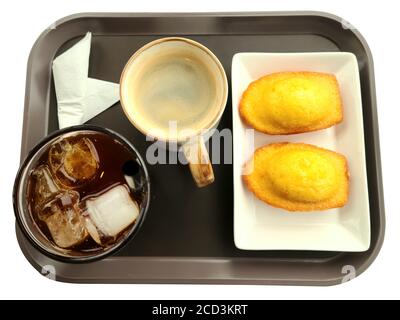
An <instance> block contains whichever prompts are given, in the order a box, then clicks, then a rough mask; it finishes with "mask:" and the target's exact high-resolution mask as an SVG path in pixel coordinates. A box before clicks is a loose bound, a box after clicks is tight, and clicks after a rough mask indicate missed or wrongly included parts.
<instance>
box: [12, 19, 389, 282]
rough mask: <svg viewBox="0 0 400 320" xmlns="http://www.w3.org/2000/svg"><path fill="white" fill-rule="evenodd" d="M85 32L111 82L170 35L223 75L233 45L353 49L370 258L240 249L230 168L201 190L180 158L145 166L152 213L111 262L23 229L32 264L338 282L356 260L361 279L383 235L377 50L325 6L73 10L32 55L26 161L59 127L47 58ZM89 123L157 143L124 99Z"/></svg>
mask: <svg viewBox="0 0 400 320" xmlns="http://www.w3.org/2000/svg"><path fill="white" fill-rule="evenodd" d="M87 31H91V32H92V33H93V40H92V49H91V52H92V53H91V58H90V68H89V76H90V77H93V78H97V79H102V80H108V81H114V82H118V81H119V77H120V73H121V71H122V69H123V67H124V65H125V63H126V61H127V60H128V59H129V57H130V56H131V55H132V54H133V53H134V52H135V51H136V50H137V49H138V48H140V47H141V46H142V45H144V44H145V43H147V42H150V41H152V40H154V39H157V38H160V37H164V36H173V35H179V36H185V37H188V38H191V39H194V40H196V41H199V42H200V43H202V44H204V45H206V46H207V47H208V48H210V49H211V50H212V51H213V52H214V53H215V54H216V56H217V57H218V58H219V59H220V61H221V62H222V64H223V66H224V68H225V70H226V73H227V77H228V79H230V75H231V70H230V69H231V61H232V57H233V55H234V54H235V53H237V52H309V51H319V52H325V51H330V52H333V51H347V52H352V53H354V54H355V55H356V57H357V60H358V64H359V69H360V80H361V91H362V99H363V118H364V129H365V141H366V145H365V148H366V161H367V172H368V187H369V194H370V212H371V236H372V238H371V248H370V249H369V251H367V252H364V253H341V252H311V251H242V250H239V249H236V248H235V245H234V242H233V168H232V165H231V164H221V165H214V172H215V178H216V181H215V183H214V184H212V185H211V186H209V187H207V188H204V189H197V187H196V186H195V184H194V183H193V181H192V177H191V175H190V172H189V170H188V169H187V168H185V167H184V166H182V165H154V166H150V165H148V170H149V174H150V177H151V182H152V198H151V203H150V209H149V212H148V215H147V218H146V221H145V222H144V224H143V227H142V230H141V231H140V233H139V234H138V235H137V237H136V238H135V239H134V241H132V242H131V243H128V244H127V246H125V247H124V248H123V249H122V250H121V251H120V252H119V253H117V254H116V255H115V256H114V257H110V258H107V259H105V260H103V261H100V262H95V263H91V264H84V265H70V264H65V263H60V262H56V261H53V260H51V259H48V258H47V257H45V256H43V255H42V254H40V253H39V252H37V251H36V250H35V249H34V248H33V247H32V246H31V245H30V244H29V243H28V242H27V240H26V239H24V238H23V236H22V235H21V233H20V230H18V228H17V236H18V239H19V242H20V246H21V249H22V250H23V252H24V254H25V255H26V257H27V259H28V260H29V261H30V262H31V263H32V265H33V266H34V267H35V268H36V269H38V270H39V271H41V270H42V268H43V267H44V266H46V265H52V266H54V267H55V270H56V278H57V280H60V281H68V282H131V283H141V282H144V283H249V284H303V285H307V284H310V285H332V284H337V283H340V282H341V281H342V278H343V276H344V275H346V270H348V268H347V267H346V266H348V265H350V266H352V267H353V268H354V270H355V272H356V274H357V275H358V274H360V273H361V272H363V271H364V270H365V269H366V268H367V267H368V266H369V265H370V264H371V263H372V261H373V260H374V259H375V257H376V256H377V254H378V252H379V249H380V247H381V245H382V242H383V234H384V212H383V196H382V185H381V173H380V157H379V139H378V128H377V118H376V102H375V87H374V76H373V66H372V57H371V55H370V52H369V49H368V47H367V46H366V43H365V41H364V40H363V39H362V38H361V36H360V35H359V34H358V33H357V31H355V30H350V29H344V28H343V27H342V24H341V22H340V19H338V18H337V17H334V16H331V15H328V14H323V13H257V14H252V13H248V14H247V13H242V14H152V15H150V14H79V15H75V16H71V17H67V18H65V19H63V20H61V21H59V22H58V23H56V24H55V25H54V26H52V28H50V29H48V30H46V31H45V32H44V33H43V34H42V35H41V36H40V37H39V39H38V41H37V42H36V44H35V45H34V47H33V49H32V52H31V55H30V59H29V64H28V75H27V89H26V102H25V116H24V131H23V138H22V154H21V156H22V158H24V157H25V156H26V154H27V153H28V151H29V150H30V149H31V148H32V147H33V146H34V144H35V143H37V142H38V141H39V140H40V139H41V138H43V137H44V136H45V135H47V134H48V133H50V132H52V131H54V130H56V129H58V123H57V104H56V97H55V90H54V84H53V81H52V77H51V62H52V60H53V59H54V57H55V56H57V55H58V54H60V53H62V52H63V51H65V50H66V49H68V48H69V47H71V46H72V45H73V44H74V43H76V42H77V41H78V40H79V39H80V38H81V37H82V36H83V35H84V34H85V33H86V32H87ZM230 105H231V100H230V97H229V99H228V102H227V108H226V110H225V113H224V115H223V118H222V120H221V122H220V125H219V129H222V128H230V129H232V112H231V108H230ZM43 115H45V116H43ZM88 123H91V124H96V125H100V126H104V127H108V128H110V129H113V130H115V131H117V132H118V133H120V134H122V135H123V136H125V137H126V138H127V139H129V140H130V141H132V142H133V144H134V145H135V146H136V147H137V149H138V151H139V152H140V153H141V154H142V156H143V157H145V153H146V148H147V146H149V145H150V144H151V142H146V141H145V137H144V136H143V135H142V134H141V133H140V132H139V131H137V130H136V129H135V128H134V127H133V126H132V125H130V123H129V121H128V120H127V119H126V117H125V116H124V115H123V111H122V108H121V106H120V104H119V103H118V104H116V105H115V106H113V107H111V108H110V109H108V110H106V111H105V112H103V113H102V114H100V115H98V116H97V117H95V118H93V119H92V120H90V121H89V122H88ZM223 147H224V145H223V143H221V149H222V148H223ZM171 186H173V188H171ZM346 268H347V269H346ZM45 269H46V268H45Z"/></svg>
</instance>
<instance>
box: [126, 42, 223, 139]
mask: <svg viewBox="0 0 400 320" xmlns="http://www.w3.org/2000/svg"><path fill="white" fill-rule="evenodd" d="M170 41H171V42H172V41H181V42H185V43H188V44H189V45H192V46H195V47H197V48H198V49H200V50H202V51H203V52H205V53H206V54H207V55H208V56H210V57H211V59H212V60H213V61H214V62H215V63H216V65H217V67H218V70H219V73H220V74H221V76H222V82H223V89H222V90H223V92H222V102H221V104H220V106H219V110H218V113H217V114H216V116H215V117H214V118H212V119H211V120H210V121H209V122H208V123H207V124H206V125H205V126H204V127H202V128H200V129H198V130H197V131H196V132H194V133H191V134H187V135H185V136H182V137H178V138H177V139H173V138H171V137H168V136H157V135H154V134H151V133H150V132H148V130H146V128H144V127H143V126H141V124H140V121H136V120H135V119H134V117H132V116H131V115H130V114H129V112H128V110H127V109H128V107H127V104H126V102H125V101H124V95H123V92H122V91H123V85H122V84H123V82H124V81H125V79H126V78H127V71H128V69H129V67H130V66H131V64H132V63H133V62H134V60H136V59H137V58H138V57H139V55H141V54H142V53H143V52H144V51H146V50H147V49H149V48H151V47H154V46H156V45H159V44H161V43H164V42H170ZM119 96H120V101H121V106H122V110H123V111H124V114H125V116H126V117H127V118H128V120H129V122H130V123H131V124H132V125H133V126H134V127H135V128H136V129H138V130H139V131H140V132H141V133H143V134H144V135H145V136H149V137H152V138H153V139H155V140H159V141H165V142H172V143H182V142H185V141H187V140H188V139H190V138H191V137H195V136H198V135H202V134H203V133H204V132H207V131H208V130H210V129H212V128H214V127H215V126H216V125H217V124H218V122H219V120H220V119H221V117H222V114H223V113H224V111H225V107H226V104H227V101H228V79H227V76H226V72H225V69H224V67H223V66H222V63H221V61H220V60H219V59H218V57H217V56H216V55H215V54H214V53H213V52H212V51H211V50H210V49H208V48H207V47H206V46H205V45H203V44H201V43H199V42H197V41H195V40H192V39H189V38H184V37H164V38H159V39H156V40H153V41H150V42H148V43H147V44H145V45H143V46H142V47H140V48H139V49H138V50H136V51H135V52H134V53H133V55H132V56H131V57H130V58H129V60H128V62H127V63H126V64H125V66H124V69H123V70H122V73H121V77H120V87H119Z"/></svg>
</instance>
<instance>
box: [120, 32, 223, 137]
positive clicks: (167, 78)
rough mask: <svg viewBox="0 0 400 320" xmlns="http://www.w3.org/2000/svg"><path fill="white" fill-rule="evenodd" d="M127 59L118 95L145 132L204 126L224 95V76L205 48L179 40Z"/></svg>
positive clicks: (188, 131)
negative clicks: (222, 79)
mask: <svg viewBox="0 0 400 320" xmlns="http://www.w3.org/2000/svg"><path fill="white" fill-rule="evenodd" d="M134 58H135V59H133V61H132V62H131V63H128V64H127V66H126V67H125V70H124V73H123V76H122V77H123V79H124V81H121V99H122V102H123V105H124V108H125V112H126V113H127V114H128V116H129V117H130V118H131V119H132V120H133V121H135V123H137V125H138V126H139V127H140V128H141V131H143V132H144V133H145V134H148V135H150V136H154V137H156V138H161V139H163V138H165V139H177V140H179V138H181V137H182V136H193V135H196V134H198V132H200V131H201V130H202V129H204V128H207V129H208V128H209V127H210V124H212V123H213V121H214V120H216V119H217V118H218V115H219V113H220V110H221V101H222V100H224V88H223V84H224V82H223V81H221V70H220V68H219V66H218V64H217V63H216V62H215V60H214V59H215V58H214V57H213V56H211V55H210V53H209V52H206V51H204V50H203V49H201V48H199V47H197V46H195V45H193V44H190V43H186V42H183V41H176V40H175V41H166V42H164V43H159V44H157V45H155V46H150V47H149V48H146V49H145V50H144V51H142V52H140V54H139V55H137V57H135V56H134Z"/></svg>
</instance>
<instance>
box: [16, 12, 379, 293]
mask: <svg viewBox="0 0 400 320" xmlns="http://www.w3.org/2000/svg"><path fill="white" fill-rule="evenodd" d="M271 16H276V17H279V16H290V17H296V16H312V17H320V18H324V19H327V20H331V21H334V22H338V23H341V24H343V23H347V20H345V19H343V18H341V17H339V16H337V15H334V14H331V13H328V12H322V11H308V10H306V11H257V12H254V11H248V12H247V11H246V12H243V11H242V12H168V13H167V12H140V13H135V12H81V13H75V14H71V15H68V16H65V17H63V18H61V19H58V20H56V21H55V22H54V23H52V24H51V25H50V26H49V27H47V28H46V29H45V30H44V31H43V32H42V33H41V34H40V35H39V37H38V38H37V40H36V41H35V42H34V44H33V46H32V49H31V51H30V54H29V58H28V63H27V73H26V85H25V101H24V116H23V129H22V143H21V152H20V158H21V161H22V160H23V159H24V157H25V155H26V154H27V152H28V151H29V148H28V145H27V140H26V139H25V137H26V134H27V132H28V129H29V127H28V121H27V118H28V112H27V111H28V110H29V105H30V89H31V79H32V77H31V70H32V64H33V61H34V55H35V52H36V51H37V49H38V47H39V46H40V45H41V42H42V40H43V39H44V38H45V37H46V35H47V34H48V33H50V32H52V30H53V29H55V28H57V27H59V26H61V25H63V24H66V23H68V22H70V21H73V20H77V19H82V18H141V17H149V18H150V17H151V18H165V17H171V18H173V17H176V18H182V17H271ZM349 31H350V32H351V33H352V34H353V36H354V37H355V38H357V39H358V40H359V42H360V44H361V46H362V48H363V50H364V51H365V54H366V56H367V58H368V59H367V60H368V64H367V68H368V71H369V74H370V76H369V77H368V78H369V79H368V80H369V81H368V82H369V83H368V84H369V87H370V88H371V89H370V91H369V95H370V100H371V103H372V108H371V110H370V111H371V119H372V121H373V126H374V129H375V130H374V131H373V134H372V138H373V140H372V143H373V145H374V151H375V152H374V163H375V165H376V168H377V169H376V170H375V171H374V175H375V177H376V181H377V197H378V199H379V204H380V206H379V222H380V226H381V227H380V229H379V231H378V235H377V242H376V245H375V247H374V248H373V251H372V252H371V253H370V254H369V256H368V257H367V258H366V259H365V260H363V262H362V263H361V264H360V266H359V267H358V268H357V277H358V276H360V275H361V274H362V273H364V272H365V271H366V270H367V269H368V268H369V267H370V265H371V264H372V263H373V262H374V261H375V259H376V258H377V256H378V254H379V252H380V250H381V248H382V245H383V242H384V237H385V225H386V219H385V206H384V197H383V183H382V169H381V168H382V166H381V157H380V143H379V122H378V115H377V108H376V105H377V101H376V86H375V73H374V62H373V57H372V53H371V50H370V48H369V46H368V44H367V42H366V40H365V38H364V37H363V36H362V34H361V33H360V32H359V31H358V30H357V29H355V28H350V29H349ZM323 36H324V35H323ZM324 37H326V36H324ZM330 40H331V41H332V39H330ZM45 129H46V131H47V127H46V128H45ZM20 232H21V231H20V230H19V229H18V226H17V227H16V233H17V239H18V243H19V246H20V248H21V250H22V252H23V254H24V256H25V257H26V259H27V260H28V261H29V262H30V264H31V265H32V266H33V267H34V268H35V269H36V270H37V271H39V273H40V272H41V268H42V266H40V265H39V264H37V263H36V261H34V259H33V257H32V256H31V255H30V254H29V253H28V252H26V251H27V250H25V248H23V246H22V241H23V240H24V239H20ZM142 258H143V257H142ZM153 258H155V257H153ZM164 258H165V257H164ZM112 259H114V260H117V259H118V257H114V258H112ZM183 259H190V258H189V257H185V258H183ZM216 259H220V260H226V259H225V258H216ZM81 280H82V281H81ZM341 280H342V277H340V276H339V277H336V278H333V279H325V280H301V279H297V280H282V279H270V278H268V279H264V280H262V281H259V280H257V279H248V280H244V279H222V278H220V279H203V280H201V279H186V280H182V279H173V278H168V279H157V278H152V279H144V280H141V279H131V281H126V280H125V281H122V282H120V281H118V280H117V279H115V280H110V281H105V282H102V281H101V279H95V280H90V279H89V280H88V281H85V279H78V281H77V279H74V278H71V279H70V278H65V277H59V276H57V279H56V281H61V282H69V283H119V282H120V283H171V284H172V283H191V284H196V283H199V284H200V283H209V284H212V283H213V284H260V285H263V284H275V285H277V284H278V285H314V286H315V285H318V286H327V285H337V284H340V283H342V282H341Z"/></svg>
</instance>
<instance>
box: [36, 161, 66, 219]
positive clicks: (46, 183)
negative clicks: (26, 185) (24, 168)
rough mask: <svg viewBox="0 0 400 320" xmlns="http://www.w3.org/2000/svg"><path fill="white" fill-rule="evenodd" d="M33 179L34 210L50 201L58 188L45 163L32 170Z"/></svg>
mask: <svg viewBox="0 0 400 320" xmlns="http://www.w3.org/2000/svg"><path fill="white" fill-rule="evenodd" d="M32 177H33V181H34V193H33V195H34V196H33V197H34V199H33V200H34V208H35V211H38V210H40V208H41V207H42V206H43V205H44V204H45V203H46V202H47V201H50V200H51V199H52V198H53V197H54V196H55V195H56V194H57V193H58V192H59V191H60V190H59V188H58V187H57V185H56V184H55V182H54V180H53V177H52V176H51V173H50V170H49V168H48V167H47V166H46V165H41V166H39V167H38V168H36V169H35V170H34V171H33V172H32Z"/></svg>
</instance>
